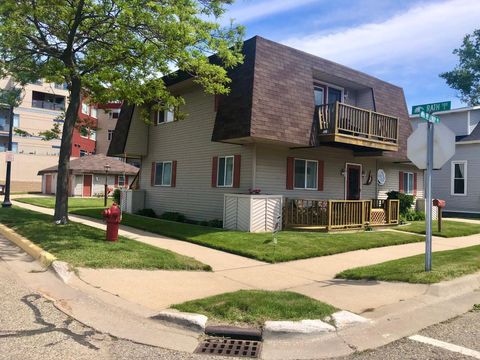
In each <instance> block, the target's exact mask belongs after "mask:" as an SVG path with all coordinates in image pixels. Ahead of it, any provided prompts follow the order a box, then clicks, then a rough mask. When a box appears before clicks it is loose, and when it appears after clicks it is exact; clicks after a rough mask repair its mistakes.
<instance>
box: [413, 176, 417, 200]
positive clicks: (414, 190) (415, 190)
mask: <svg viewBox="0 0 480 360" xmlns="http://www.w3.org/2000/svg"><path fill="white" fill-rule="evenodd" d="M413 195H415V196H417V173H416V172H415V173H413Z"/></svg>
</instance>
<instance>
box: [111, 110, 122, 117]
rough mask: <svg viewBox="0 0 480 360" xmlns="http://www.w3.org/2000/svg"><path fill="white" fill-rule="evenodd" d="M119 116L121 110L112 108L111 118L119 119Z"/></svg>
mask: <svg viewBox="0 0 480 360" xmlns="http://www.w3.org/2000/svg"><path fill="white" fill-rule="evenodd" d="M119 116H120V110H112V112H111V113H110V118H111V119H118V117H119Z"/></svg>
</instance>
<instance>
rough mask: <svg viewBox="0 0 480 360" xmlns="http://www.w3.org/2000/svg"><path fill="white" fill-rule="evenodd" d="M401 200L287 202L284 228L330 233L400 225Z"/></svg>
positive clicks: (286, 200) (301, 200)
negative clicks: (338, 230)
mask: <svg viewBox="0 0 480 360" xmlns="http://www.w3.org/2000/svg"><path fill="white" fill-rule="evenodd" d="M398 212H399V200H380V199H374V200H314V199H285V203H284V214H283V219H284V227H286V228H309V227H310V228H319V229H326V230H335V229H350V228H362V227H365V226H366V225H372V226H378V225H390V224H398V219H399V214H398Z"/></svg>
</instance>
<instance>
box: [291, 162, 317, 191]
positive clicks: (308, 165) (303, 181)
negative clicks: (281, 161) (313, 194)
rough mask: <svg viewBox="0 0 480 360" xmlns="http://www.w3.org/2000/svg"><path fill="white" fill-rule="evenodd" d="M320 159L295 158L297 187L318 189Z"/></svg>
mask: <svg viewBox="0 0 480 360" xmlns="http://www.w3.org/2000/svg"><path fill="white" fill-rule="evenodd" d="M317 168H318V161H315V160H303V159H295V174H294V187H295V188H296V189H308V190H316V189H317V174H318V172H317Z"/></svg>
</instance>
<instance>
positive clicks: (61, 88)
mask: <svg viewBox="0 0 480 360" xmlns="http://www.w3.org/2000/svg"><path fill="white" fill-rule="evenodd" d="M55 89H59V90H67V83H62V84H58V83H55Z"/></svg>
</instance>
